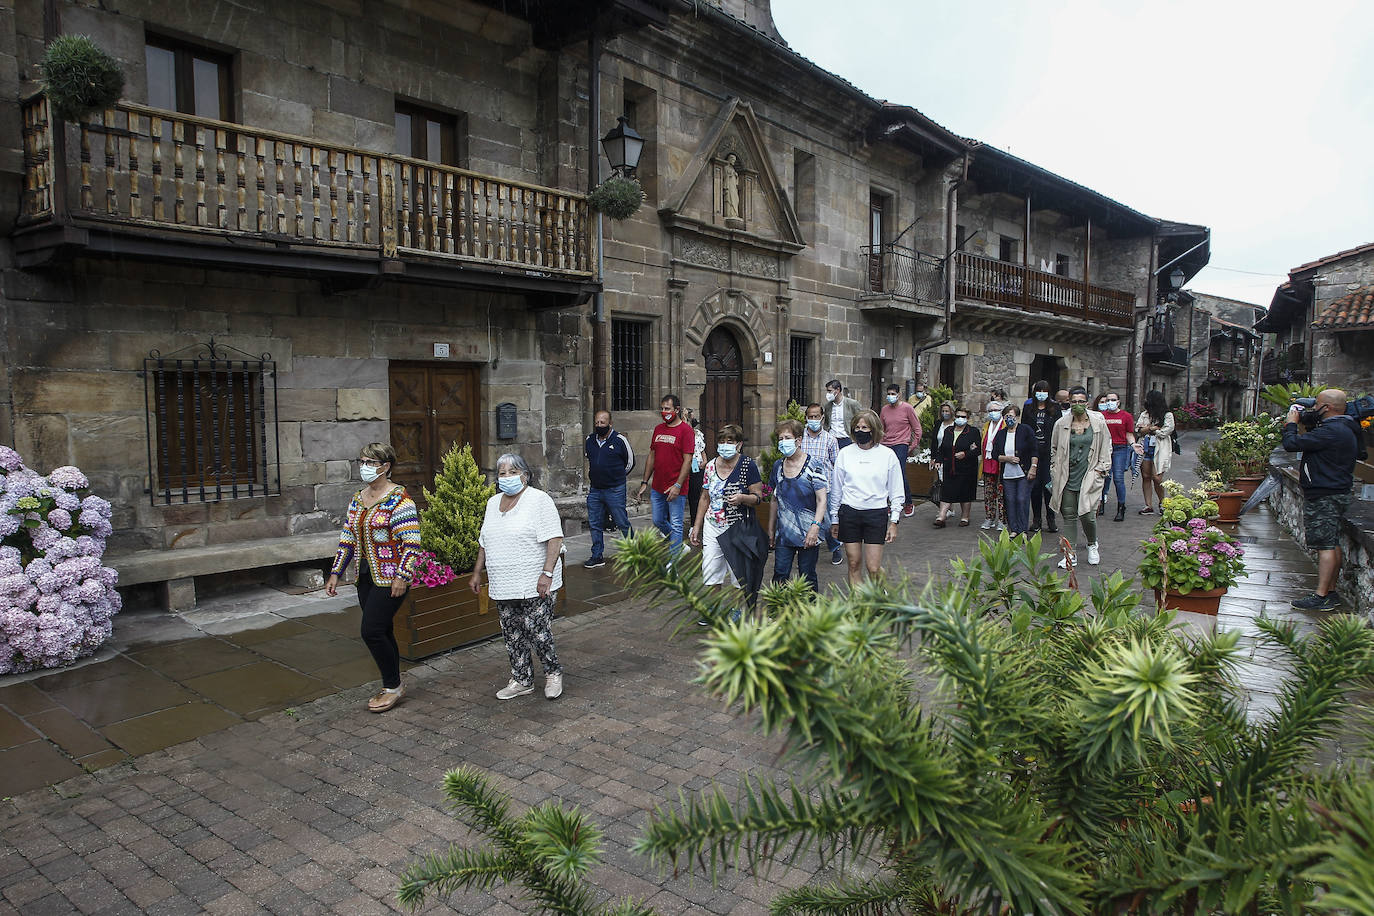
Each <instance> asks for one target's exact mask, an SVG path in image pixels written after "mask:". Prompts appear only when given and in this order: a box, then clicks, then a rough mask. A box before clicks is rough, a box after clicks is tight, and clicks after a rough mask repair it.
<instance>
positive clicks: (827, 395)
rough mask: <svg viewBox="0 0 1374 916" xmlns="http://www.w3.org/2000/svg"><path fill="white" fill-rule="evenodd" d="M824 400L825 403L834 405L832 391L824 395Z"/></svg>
mask: <svg viewBox="0 0 1374 916" xmlns="http://www.w3.org/2000/svg"><path fill="white" fill-rule="evenodd" d="M825 399H826V401H828V402H829V403H831V404H833V403H835V392H833V391H827V392H826V393H825Z"/></svg>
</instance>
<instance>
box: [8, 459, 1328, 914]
mask: <svg viewBox="0 0 1374 916" xmlns="http://www.w3.org/2000/svg"><path fill="white" fill-rule="evenodd" d="M1192 445H1193V446H1194V447H1193V448H1189V449H1188V451H1187V453H1186V454H1185V458H1187V457H1190V456H1191V455H1192V454H1194V453H1195V451H1196V449H1195V445H1196V441H1194V442H1193V443H1192ZM1179 478H1180V479H1182V480H1184V481H1186V482H1191V480H1192V475H1191V474H1190V473H1187V471H1186V465H1185V466H1184V468H1181V469H1180V474H1179ZM1138 494H1139V490H1138V487H1137V488H1135V489H1134V490H1133V492H1132V493H1131V495H1130V497H1129V501H1130V502H1131V503H1132V504H1133V505H1132V508H1131V511H1130V512H1129V513H1128V518H1127V520H1126V521H1125V522H1122V523H1119V524H1118V523H1113V522H1112V521H1111V514H1110V510H1109V514H1108V515H1107V516H1106V518H1104V519H1102V520H1101V521H1100V529H1101V532H1100V541H1101V544H1102V553H1103V565H1102V566H1100V567H1096V568H1093V567H1086V566H1085V567H1082V568H1081V569H1080V579H1081V582H1080V585H1081V586H1082V587H1083V588H1084V589H1087V588H1088V587H1090V584H1091V581H1092V579H1093V578H1094V577H1096V576H1100V575H1104V574H1107V573H1110V572H1112V571H1114V570H1115V569H1117V568H1121V567H1124V568H1125V571H1126V572H1127V573H1131V574H1133V573H1134V572H1135V566H1136V563H1137V557H1138V544H1139V541H1140V540H1141V539H1142V538H1143V537H1145V536H1146V535H1147V534H1148V530H1149V528H1150V524H1151V521H1152V519H1151V518H1150V517H1140V516H1137V515H1136V514H1135V512H1134V508H1135V507H1138V506H1139V504H1140V503H1139V495H1138ZM981 516H982V507H981V506H975V508H974V520H975V524H974V526H971V527H970V528H963V529H960V528H946V529H943V530H936V529H933V528H932V527H931V526H930V520H931V518H932V517H933V510H932V509H931V508H930V507H922V508H921V509H919V510H918V512H917V515H916V517H915V518H913V519H909V520H905V521H904V523H903V525H902V526H901V528H900V530H899V535H898V543H897V544H896V545H894V547H893V548H891V549H890V550H889V552H888V554H887V560H888V562H887V564H886V565H887V566H888V568H889V569H890V570H891V571H893V572H899V573H905V574H909V575H911V576H912V577H913V578H915V579H916V580H918V581H919V580H921V579H923V578H925V576H926V575H927V570H931V569H933V570H935V571H936V572H937V573H938V572H940V571H942V570H945V569H947V568H948V567H947V563H948V560H949V559H951V558H953V557H955V556H967V555H969V554H970V553H972V552H973V551H974V550H975V549H976V544H977V542H978V540H979V538H980V537H982V536H984V535H985V533H984V532H982V531H981V530H980V529H979V528H978V527H977V524H978V522H980V521H981ZM994 533H995V532H994ZM1238 533H1239V535H1240V537H1241V538H1242V539H1243V540H1244V541H1245V542H1246V549H1247V554H1248V557H1247V560H1248V564H1249V575H1248V576H1247V578H1246V579H1245V580H1244V581H1243V582H1241V583H1238V584H1237V585H1236V586H1235V587H1233V588H1232V589H1231V591H1230V592H1229V593H1228V595H1227V596H1226V598H1225V599H1223V603H1222V608H1221V613H1220V614H1219V616H1218V617H1217V618H1215V619H1213V618H1193V619H1191V620H1190V621H1189V622H1190V623H1191V624H1192V625H1195V626H1199V627H1212V626H1215V627H1218V628H1223V629H1239V630H1241V631H1242V633H1243V634H1244V636H1243V645H1244V646H1245V649H1246V652H1247V662H1246V664H1244V665H1243V666H1242V669H1241V679H1242V683H1243V684H1244V685H1245V686H1246V688H1247V689H1248V690H1249V691H1250V695H1251V700H1252V708H1253V709H1254V710H1256V711H1259V710H1262V709H1266V708H1269V707H1271V706H1272V705H1273V703H1274V697H1275V693H1274V692H1275V689H1276V687H1277V685H1278V683H1279V678H1281V677H1282V673H1283V670H1284V669H1283V665H1282V664H1281V660H1280V659H1279V658H1278V657H1277V655H1276V654H1275V653H1274V652H1273V651H1272V650H1270V649H1268V648H1266V647H1263V646H1261V645H1260V644H1259V643H1258V642H1257V641H1256V640H1255V638H1254V637H1255V633H1256V630H1255V625H1254V620H1255V619H1256V617H1258V616H1259V615H1261V614H1267V615H1269V616H1271V617H1277V618H1282V619H1294V620H1297V621H1298V622H1299V624H1300V625H1301V626H1304V627H1306V626H1311V625H1314V624H1315V622H1316V621H1317V620H1318V619H1320V616H1321V615H1313V616H1308V615H1301V614H1299V613H1298V612H1295V611H1292V610H1291V609H1290V608H1289V606H1288V602H1289V601H1290V600H1291V598H1292V597H1296V596H1298V595H1301V594H1305V593H1306V592H1307V591H1308V590H1309V589H1310V587H1311V584H1312V582H1313V581H1314V577H1313V569H1312V565H1311V562H1310V561H1309V560H1308V559H1307V557H1306V555H1305V554H1303V552H1302V551H1301V550H1300V549H1299V548H1298V547H1297V546H1296V545H1295V544H1293V542H1292V541H1291V540H1290V539H1289V538H1288V537H1287V536H1286V534H1284V533H1283V532H1282V531H1281V530H1280V529H1279V528H1278V527H1277V525H1276V524H1275V522H1274V519H1273V516H1272V514H1270V513H1269V512H1268V510H1267V509H1266V510H1261V511H1259V512H1258V513H1256V514H1253V515H1250V516H1247V517H1246V518H1245V519H1244V520H1243V521H1242V523H1241V525H1240V526H1239V529H1238ZM569 549H570V557H569V559H570V564H569V566H570V569H569V574H568V576H567V592H568V597H569V601H568V606H567V607H566V608H565V610H564V612H563V613H562V614H561V616H560V618H559V620H558V621H557V622H556V623H555V635H556V638H557V640H558V644H557V648H558V653H559V656H560V659H561V661H562V662H563V664H564V665H565V666H566V669H567V670H566V676H565V690H566V693H565V696H564V698H563V699H561V700H560V701H558V702H557V703H549V702H547V701H545V700H544V699H543V698H542V696H539V695H538V693H536V694H535V695H534V696H530V697H523V698H520V699H517V700H514V701H510V702H508V703H502V702H499V701H497V700H496V699H495V698H494V696H493V693H494V691H495V690H496V689H497V688H498V687H500V686H502V685H504V683H505V681H506V678H507V676H508V669H507V667H506V665H507V662H506V655H505V651H504V648H503V647H502V645H501V643H500V641H499V640H498V641H489V642H487V643H483V644H479V645H476V646H472V647H468V648H465V649H460V650H456V651H453V652H450V653H447V654H444V655H440V656H437V657H435V658H432V659H428V660H426V661H424V662H422V663H419V664H415V665H408V666H406V673H405V675H404V676H405V679H406V683H407V689H408V696H407V698H406V699H405V700H404V701H403V702H402V703H401V704H400V705H399V706H398V707H397V708H396V709H395V710H394V711H392V712H390V713H388V714H386V715H384V716H376V715H370V714H368V713H367V712H365V711H364V709H363V706H364V704H365V702H366V698H367V697H368V696H369V695H370V694H371V693H372V692H373V690H374V689H375V679H376V672H375V669H374V668H373V667H372V663H371V659H370V657H369V656H368V655H367V653H366V650H365V649H364V648H363V646H362V644H361V642H360V641H359V640H358V639H357V636H356V632H357V627H358V611H357V607H356V603H354V602H352V601H350V600H349V599H348V598H346V597H340V598H338V599H332V600H331V599H325V598H323V597H322V595H318V594H317V595H287V594H283V593H280V592H276V591H274V590H270V589H261V590H258V591H255V592H251V593H250V592H244V593H239V594H237V595H235V596H233V597H232V598H228V599H220V600H218V601H215V602H210V603H208V604H206V605H204V606H202V608H201V609H199V610H198V611H197V612H195V613H194V614H190V615H182V616H176V615H167V614H130V615H123V616H121V617H117V618H116V621H115V625H116V631H115V632H116V636H115V639H114V640H113V641H112V643H111V645H109V646H107V647H106V648H105V649H103V650H102V652H101V654H100V655H99V656H97V657H96V659H93V660H88V661H87V663H85V664H83V665H81V666H78V667H75V668H70V669H64V670H62V671H59V672H46V673H35V674H33V675H28V676H21V677H7V678H3V679H0V796H3V797H4V801H3V803H0V829H3V840H2V841H0V910H3V909H4V908H5V907H7V906H8V907H13V908H15V909H16V910H18V911H20V912H23V913H25V914H29V913H45V912H63V913H66V912H73V911H76V910H79V911H81V912H91V913H139V912H150V913H177V914H179V913H200V912H210V913H238V912H242V913H256V912H263V911H270V912H278V913H293V914H294V913H312V912H315V913H331V912H347V913H373V912H391V911H394V910H395V899H394V891H395V887H396V883H397V875H398V874H399V873H400V870H401V868H402V867H403V866H404V864H406V863H407V862H409V861H411V860H412V859H414V858H415V857H417V856H420V855H424V854H427V853H433V852H436V851H440V850H441V849H443V848H444V847H445V846H446V845H447V844H448V843H449V842H450V841H454V840H467V839H470V838H469V837H468V834H467V833H466V831H465V830H463V829H462V828H461V827H460V826H458V825H457V824H456V822H455V821H454V820H453V819H452V817H451V816H450V815H449V814H448V813H447V811H446V807H445V805H444V803H443V800H442V798H441V796H440V792H439V788H438V786H439V781H440V779H441V777H442V774H443V772H444V771H445V770H447V769H449V768H451V767H453V766H456V765H458V764H461V763H469V764H474V765H477V766H480V767H482V768H484V769H487V770H488V771H490V772H491V773H492V775H493V778H494V779H495V781H496V782H497V784H498V785H499V786H501V787H502V788H504V789H506V790H508V791H511V792H512V793H513V794H514V796H515V797H516V799H517V802H518V803H519V804H522V805H525V804H535V803H538V802H541V801H544V800H546V799H548V798H550V797H555V798H559V799H562V800H563V801H565V802H570V803H575V804H579V805H581V806H582V807H583V808H584V809H587V810H588V811H589V812H590V813H591V815H592V816H593V817H594V819H595V820H596V821H597V822H598V823H599V824H600V825H601V826H602V827H603V829H604V830H605V832H606V861H605V863H604V864H603V865H601V866H599V867H598V868H597V869H596V871H595V872H594V875H593V880H594V882H595V884H596V885H597V886H598V887H600V888H602V889H604V890H605V891H607V892H609V893H616V894H624V893H630V894H634V895H636V896H638V897H641V898H644V899H646V900H648V901H649V902H650V903H651V904H652V905H653V906H655V907H657V908H658V909H659V910H660V911H661V912H663V913H665V914H667V913H741V914H748V913H764V912H766V911H767V907H766V901H767V900H768V899H769V898H770V897H771V896H772V894H773V893H775V892H776V891H777V889H779V888H780V887H785V886H795V885H796V884H798V883H801V882H804V881H806V880H809V879H810V878H811V877H812V875H813V874H814V873H815V871H816V868H817V865H816V863H815V862H814V860H812V859H809V858H804V859H803V860H802V861H801V862H799V863H798V865H797V866H796V867H795V868H792V869H783V868H779V869H776V870H774V871H773V872H772V873H771V874H770V875H769V876H768V877H767V878H766V879H763V880H759V881H756V880H755V879H754V878H752V877H750V876H743V875H740V874H739V873H736V872H727V873H726V875H725V877H724V880H723V881H722V883H721V884H720V885H719V886H712V885H711V884H710V883H709V882H708V881H705V880H703V879H701V878H700V877H696V878H692V877H690V876H683V877H678V878H673V877H670V876H659V875H657V874H655V872H654V870H653V869H652V868H651V867H650V866H649V865H648V863H646V862H645V861H643V860H642V859H638V858H636V857H634V856H633V855H631V854H630V852H629V847H630V844H631V842H632V841H633V838H634V837H635V836H636V835H637V833H638V831H639V829H640V826H641V825H642V823H643V820H644V816H645V813H646V812H647V811H648V810H650V809H651V808H652V807H653V806H654V805H655V804H658V803H660V802H661V801H662V800H664V799H665V798H667V797H671V796H673V795H675V793H676V791H677V789H679V788H684V789H686V790H687V791H689V792H690V791H692V790H695V789H700V788H703V787H705V786H707V785H709V784H710V783H711V782H713V781H714V782H717V783H721V784H724V785H727V786H729V785H735V784H737V781H738V777H737V774H738V773H739V772H742V771H749V772H751V773H753V774H756V775H757V774H769V773H773V774H775V775H776V774H778V769H777V754H778V751H779V744H778V742H776V741H772V740H762V739H760V738H759V737H758V736H757V734H755V732H754V730H753V725H752V723H751V722H749V721H747V720H741V719H738V718H736V717H734V716H732V715H730V714H729V713H728V712H727V711H725V710H723V709H721V708H720V706H719V704H718V703H716V702H715V701H712V700H711V699H709V698H708V697H705V696H704V695H702V693H701V691H700V690H698V689H697V688H696V687H695V686H694V685H693V683H692V680H693V678H694V677H695V675H696V662H695V646H696V640H695V637H694V635H693V634H691V633H688V634H685V635H682V636H677V637H673V636H672V635H671V628H670V626H669V625H668V623H667V621H666V619H665V617H664V615H663V614H662V613H661V612H660V611H659V610H658V609H653V608H646V607H645V606H644V605H643V603H641V602H637V601H633V600H628V599H627V596H626V595H625V593H624V592H623V591H621V590H620V589H619V586H618V585H617V584H616V582H615V580H614V576H613V569H612V567H611V566H607V567H604V568H602V569H598V570H592V571H586V570H583V569H581V567H580V564H579V561H580V559H582V558H584V557H585V555H586V550H587V539H586V537H585V536H584V537H582V538H570V539H569ZM820 572H821V580H822V587H823V588H824V587H827V586H828V585H829V584H832V583H836V582H839V581H840V580H841V579H842V577H843V567H834V566H831V565H830V564H829V563H828V562H826V558H825V557H824V555H823V556H822V563H821V570H820ZM430 909H432V910H433V911H437V912H460V913H464V914H477V913H481V914H488V913H490V914H513V913H520V912H524V911H525V908H524V907H523V904H522V903H521V902H520V901H519V900H518V899H517V898H516V896H515V892H514V891H513V890H511V889H507V888H502V889H498V890H497V891H494V892H493V893H491V894H471V895H458V896H456V897H454V898H453V899H451V900H449V901H446V902H444V903H436V904H433V905H432V906H431V907H430Z"/></svg>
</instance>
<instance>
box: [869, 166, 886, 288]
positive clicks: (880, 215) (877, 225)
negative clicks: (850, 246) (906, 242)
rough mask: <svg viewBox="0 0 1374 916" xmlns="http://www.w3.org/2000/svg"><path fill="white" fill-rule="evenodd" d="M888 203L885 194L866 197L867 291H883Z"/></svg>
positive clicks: (873, 192) (871, 193)
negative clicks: (884, 241) (884, 244)
mask: <svg viewBox="0 0 1374 916" xmlns="http://www.w3.org/2000/svg"><path fill="white" fill-rule="evenodd" d="M887 210H888V201H887V196H886V195H885V194H879V193H878V192H877V191H872V192H870V193H869V195H868V289H869V290H870V291H871V292H879V291H881V290H882V289H883V234H884V232H885V231H886V227H887Z"/></svg>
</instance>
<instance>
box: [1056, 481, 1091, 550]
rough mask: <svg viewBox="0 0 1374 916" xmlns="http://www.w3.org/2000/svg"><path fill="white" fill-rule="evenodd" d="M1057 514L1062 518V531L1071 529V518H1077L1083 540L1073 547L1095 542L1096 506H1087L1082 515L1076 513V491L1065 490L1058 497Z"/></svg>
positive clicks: (1066, 532) (1066, 531)
mask: <svg viewBox="0 0 1374 916" xmlns="http://www.w3.org/2000/svg"><path fill="white" fill-rule="evenodd" d="M1059 514H1060V516H1062V517H1063V519H1064V533H1065V534H1068V533H1069V532H1071V531H1073V520H1074V519H1075V518H1076V519H1078V524H1079V525H1080V526H1082V528H1083V537H1084V538H1085V540H1084V541H1083V542H1082V543H1081V544H1076V545H1074V546H1075V547H1086V546H1088V545H1089V544H1096V543H1097V507H1096V506H1089V507H1088V511H1087V512H1084V513H1083V514H1082V515H1079V514H1078V491H1077V490H1065V491H1064V493H1063V495H1062V496H1061V497H1060V498H1059Z"/></svg>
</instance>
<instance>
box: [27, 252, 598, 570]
mask: <svg viewBox="0 0 1374 916" xmlns="http://www.w3.org/2000/svg"><path fill="white" fill-rule="evenodd" d="M3 279H4V290H5V312H6V314H7V315H8V317H9V319H10V320H9V325H8V335H7V338H6V340H7V347H8V350H9V352H8V357H9V359H8V372H7V377H9V378H11V379H12V384H13V387H14V399H13V400H14V403H13V418H14V438H13V441H14V443H15V447H16V448H18V449H19V451H20V452H21V454H23V455H24V458H25V460H26V461H27V462H28V463H29V464H30V465H31V466H33V467H35V468H38V469H40V470H43V471H46V470H48V469H50V468H52V467H54V466H57V465H61V464H68V463H74V464H76V465H78V466H79V467H81V468H82V470H84V471H86V473H87V474H88V475H89V476H90V478H91V480H92V482H93V485H94V486H95V487H96V489H97V490H98V491H99V492H100V493H101V494H102V495H105V496H107V497H108V498H110V500H111V502H113V503H114V504H115V506H116V516H115V527H116V534H115V537H114V538H113V539H112V541H111V546H112V548H114V549H117V550H128V549H138V548H147V547H190V546H202V545H207V544H216V543H228V542H233V541H242V540H252V539H259V538H264V537H279V536H286V535H295V534H307V533H313V532H322V531H328V530H331V529H332V528H334V527H335V526H336V525H337V523H338V520H339V517H340V513H341V512H342V510H343V508H344V506H345V505H346V504H347V501H348V499H349V497H350V496H351V494H352V493H353V492H354V491H355V490H356V489H357V487H358V486H359V484H358V483H357V481H356V479H355V478H356V473H355V470H354V466H353V464H352V459H354V458H356V456H357V453H358V449H359V448H360V447H361V446H362V445H364V444H366V443H368V442H372V441H388V440H389V439H390V438H391V436H390V426H389V418H390V402H389V397H388V365H389V363H390V362H391V361H393V360H405V361H415V360H433V345H434V343H435V342H443V343H448V344H449V347H450V353H451V354H453V355H452V357H451V359H450V362H454V363H464V364H472V365H479V366H480V367H481V376H480V377H481V382H482V404H481V407H480V411H479V417H480V418H481V423H482V424H483V429H482V442H483V445H484V447H483V449H482V451H481V453H480V454H479V455H478V460H479V463H480V464H481V465H482V466H483V467H484V468H486V469H488V470H490V469H492V468H493V467H494V465H495V460H496V456H497V454H499V452H501V451H508V450H509V451H517V452H520V453H521V454H522V455H524V457H525V458H526V459H527V460H528V461H529V463H530V465H531V467H534V468H537V469H540V470H541V474H540V477H541V480H540V485H541V486H544V487H547V488H548V489H550V490H551V491H552V492H554V493H556V494H561V493H568V492H575V491H576V490H577V489H578V486H579V482H580V477H581V474H580V457H579V455H580V451H581V416H580V413H581V399H580V396H579V393H578V392H579V389H578V378H579V369H578V368H577V367H578V366H579V365H580V364H581V363H582V362H584V361H585V359H586V357H587V346H586V343H585V335H584V334H583V333H582V332H581V322H580V319H579V317H578V316H577V315H575V314H571V315H559V314H556V313H554V314H548V313H534V312H530V311H528V310H527V309H526V308H525V304H524V301H523V299H522V298H521V297H518V296H511V295H497V294H490V293H475V292H466V291H460V290H443V289H434V288H424V287H416V286H401V285H399V284H384V285H382V286H380V287H378V288H377V289H375V290H364V291H358V292H354V293H341V294H336V295H332V296H325V295H323V294H321V292H320V291H319V287H318V285H317V284H315V283H313V282H310V281H306V280H301V279H294V278H287V277H266V276H257V275H252V274H244V273H237V272H235V273H229V272H218V271H209V270H197V269H187V268H181V269H174V268H168V267H163V266H156V265H147V266H144V265H138V264H131V263H111V262H101V261H77V262H76V263H75V264H74V265H73V266H72V268H71V269H70V270H69V271H67V272H65V273H62V274H38V273H27V272H18V271H13V270H9V271H6V272H5V273H4V277H3ZM211 337H214V338H215V340H216V341H217V342H218V343H220V344H226V345H229V346H233V347H237V348H239V349H241V350H245V351H247V352H250V353H262V352H268V353H271V355H272V357H273V358H274V359H275V360H276V365H277V372H278V376H277V410H276V419H277V424H276V441H279V442H280V450H279V454H278V456H277V457H278V461H279V462H280V470H281V479H282V492H281V495H280V496H274V497H269V498H256V499H227V500H224V501H223V502H218V503H191V504H189V505H176V506H171V507H157V506H152V505H150V500H149V497H148V494H147V492H146V488H147V486H148V474H149V471H148V449H149V445H148V438H147V437H148V431H147V430H148V427H147V419H146V417H147V413H146V409H145V396H144V380H143V379H142V378H140V372H141V370H142V369H143V359H144V357H146V356H147V355H148V354H149V352H150V351H152V350H154V349H157V350H159V351H160V352H162V353H163V354H169V353H171V352H173V351H176V350H178V349H179V348H181V347H184V346H188V345H192V344H197V343H204V342H205V341H207V340H208V339H209V338H211ZM436 364H437V361H436ZM502 401H512V402H514V403H515V404H516V406H517V410H518V413H517V430H518V438H517V439H516V440H515V441H514V442H498V440H497V439H496V429H495V423H494V412H493V410H492V408H493V407H494V406H495V404H497V403H499V402H502ZM404 482H405V483H406V484H407V485H409V486H412V487H416V486H419V485H428V483H429V482H428V481H404Z"/></svg>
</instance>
